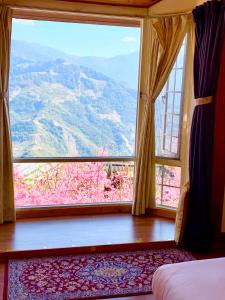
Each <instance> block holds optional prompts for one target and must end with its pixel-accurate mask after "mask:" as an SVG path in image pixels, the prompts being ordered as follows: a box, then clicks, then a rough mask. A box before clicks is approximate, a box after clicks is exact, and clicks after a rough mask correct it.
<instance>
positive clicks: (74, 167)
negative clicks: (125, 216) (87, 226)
mask: <svg viewBox="0 0 225 300" xmlns="http://www.w3.org/2000/svg"><path fill="white" fill-rule="evenodd" d="M139 48H140V28H139V27H132V26H131V27H126V26H110V25H90V24H81V23H66V22H55V21H41V20H26V19H13V27H12V47H11V69H10V103H9V104H10V105H9V108H10V123H11V133H12V145H13V156H14V162H15V163H14V185H15V202H16V206H40V205H41V206H45V205H47V206H49V205H62V204H86V203H99V202H107V203H108V202H126V201H132V200H133V178H134V160H135V131H136V115H137V90H138V68H139Z"/></svg>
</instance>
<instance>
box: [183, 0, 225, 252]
mask: <svg viewBox="0 0 225 300" xmlns="http://www.w3.org/2000/svg"><path fill="white" fill-rule="evenodd" d="M224 8H225V0H223V1H216V0H213V1H209V2H206V3H204V4H203V5H201V6H198V7H196V8H195V9H194V10H193V17H194V20H195V23H196V29H195V35H196V44H195V56H194V93H195V98H202V97H207V96H214V95H215V92H216V87H217V79H218V73H219V66H220V57H221V49H222V41H223V37H224V34H223V33H224V31H225V14H224V12H225V9H224ZM213 101H214V99H213ZM213 129H214V103H209V104H203V105H199V106H196V107H195V110H194V115H193V120H192V128H191V137H190V157H189V170H190V197H189V208H188V212H187V224H186V227H185V231H184V241H183V242H184V245H185V246H186V247H188V248H190V249H195V250H207V249H208V248H209V247H210V246H211V242H212V223H211V214H210V201H211V199H210V191H211V181H212V176H211V174H212V156H213Z"/></svg>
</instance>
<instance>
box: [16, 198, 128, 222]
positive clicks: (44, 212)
mask: <svg viewBox="0 0 225 300" xmlns="http://www.w3.org/2000/svg"><path fill="white" fill-rule="evenodd" d="M131 208H132V203H129V202H123V203H98V204H83V205H61V206H39V207H31V206H30V207H18V208H16V218H17V219H27V218H42V217H55V216H58V217H59V216H76V215H93V214H110V213H131Z"/></svg>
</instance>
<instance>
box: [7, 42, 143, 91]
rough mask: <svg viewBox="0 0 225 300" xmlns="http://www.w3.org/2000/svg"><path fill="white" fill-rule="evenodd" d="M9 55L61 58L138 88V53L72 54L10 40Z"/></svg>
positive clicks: (37, 58) (15, 56)
mask: <svg viewBox="0 0 225 300" xmlns="http://www.w3.org/2000/svg"><path fill="white" fill-rule="evenodd" d="M11 55H12V57H13V58H17V57H18V58H20V59H26V60H29V61H31V62H45V61H52V60H53V61H54V60H57V59H63V60H65V61H67V62H71V63H73V64H75V65H79V66H86V67H88V68H91V69H94V70H96V71H98V72H100V73H103V74H105V75H107V76H108V77H110V78H112V79H114V80H115V81H117V82H123V83H124V84H127V85H128V86H129V87H130V88H133V89H135V90H137V88H138V65H139V53H138V52H133V53H130V54H127V55H118V56H115V57H112V58H104V57H94V56H93V57H92V56H81V57H79V56H74V55H70V54H66V53H64V52H62V51H60V50H57V49H54V48H50V47H46V46H43V45H39V44H35V43H28V42H25V41H19V40H12V44H11Z"/></svg>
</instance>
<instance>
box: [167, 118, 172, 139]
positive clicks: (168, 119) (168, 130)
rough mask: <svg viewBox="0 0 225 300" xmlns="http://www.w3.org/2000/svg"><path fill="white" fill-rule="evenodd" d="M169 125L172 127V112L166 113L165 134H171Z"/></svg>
mask: <svg viewBox="0 0 225 300" xmlns="http://www.w3.org/2000/svg"><path fill="white" fill-rule="evenodd" d="M171 127H172V114H167V115H166V134H167V135H169V134H171Z"/></svg>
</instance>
